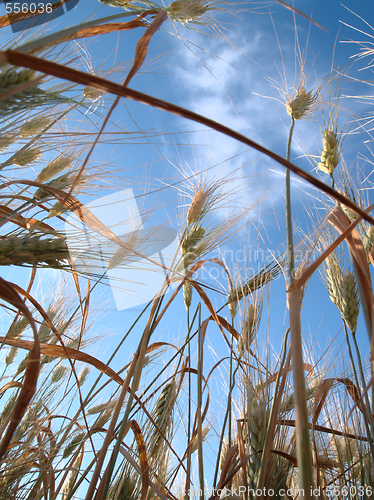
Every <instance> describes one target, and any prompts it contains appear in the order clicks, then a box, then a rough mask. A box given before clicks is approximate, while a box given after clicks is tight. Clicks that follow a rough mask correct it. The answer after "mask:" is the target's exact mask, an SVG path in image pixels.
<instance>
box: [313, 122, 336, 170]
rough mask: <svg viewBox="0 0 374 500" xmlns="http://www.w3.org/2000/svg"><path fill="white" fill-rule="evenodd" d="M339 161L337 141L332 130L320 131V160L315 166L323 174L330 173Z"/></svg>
mask: <svg viewBox="0 0 374 500" xmlns="http://www.w3.org/2000/svg"><path fill="white" fill-rule="evenodd" d="M338 163H339V141H338V138H337V134H336V132H335V131H334V130H330V129H325V130H324V131H323V132H322V152H321V161H320V162H319V163H318V165H317V168H318V169H319V170H321V171H322V172H324V173H325V174H332V173H333V172H334V170H335V168H336V167H337V165H338Z"/></svg>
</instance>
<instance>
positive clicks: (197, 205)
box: [187, 187, 209, 224]
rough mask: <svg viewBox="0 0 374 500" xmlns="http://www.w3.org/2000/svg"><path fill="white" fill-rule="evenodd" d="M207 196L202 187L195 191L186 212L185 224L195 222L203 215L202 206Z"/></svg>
mask: <svg viewBox="0 0 374 500" xmlns="http://www.w3.org/2000/svg"><path fill="white" fill-rule="evenodd" d="M208 196H209V193H208V192H207V191H205V189H204V188H203V187H201V188H200V189H199V190H197V191H195V193H194V195H193V198H192V202H191V205H190V208H189V209H188V212H187V224H193V223H194V222H197V221H198V220H199V219H200V218H201V217H202V216H203V215H204V205H205V202H206V201H207V198H208Z"/></svg>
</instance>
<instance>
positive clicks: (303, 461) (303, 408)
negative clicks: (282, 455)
mask: <svg viewBox="0 0 374 500" xmlns="http://www.w3.org/2000/svg"><path fill="white" fill-rule="evenodd" d="M294 126H295V119H294V117H293V116H292V123H291V128H290V133H289V137H288V143H287V157H286V158H287V161H290V156H291V143H292V134H293V129H294ZM286 220H287V260H288V274H289V285H291V284H292V283H293V282H294V280H295V259H294V246H293V234H292V211H291V177H290V171H289V170H287V173H286ZM300 297H301V295H300V289H299V288H295V289H293V290H291V291H290V292H289V293H288V299H289V300H288V302H289V309H290V330H291V357H292V374H293V385H294V398H295V417H296V445H297V465H298V471H299V482H300V483H299V484H300V487H301V490H302V491H304V496H303V498H305V499H311V498H312V494H311V492H312V490H313V461H312V448H311V443H310V434H309V415H308V408H307V400H306V390H305V377H304V363H303V348H302V339H301V321H300V301H301V299H300Z"/></svg>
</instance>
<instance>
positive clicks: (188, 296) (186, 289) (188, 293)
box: [183, 281, 192, 311]
mask: <svg viewBox="0 0 374 500" xmlns="http://www.w3.org/2000/svg"><path fill="white" fill-rule="evenodd" d="M183 299H184V305H185V306H186V309H187V311H188V310H189V308H190V307H191V301H192V285H191V283H190V282H189V281H185V282H184V283H183Z"/></svg>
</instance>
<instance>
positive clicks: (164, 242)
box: [65, 189, 180, 311]
mask: <svg viewBox="0 0 374 500" xmlns="http://www.w3.org/2000/svg"><path fill="white" fill-rule="evenodd" d="M85 208H86V209H87V210H86V211H84V210H83V211H81V213H80V217H79V216H77V215H75V214H72V215H69V216H68V217H67V219H66V223H65V235H66V242H67V245H68V248H69V253H70V257H71V258H72V260H73V262H74V266H75V268H76V269H77V271H80V272H82V273H83V274H87V273H88V274H90V275H94V276H96V277H102V278H103V277H106V278H107V279H108V280H109V284H110V288H111V290H112V293H113V298H114V301H115V304H116V307H117V309H118V310H119V311H121V310H125V309H130V308H132V307H135V306H139V305H142V304H145V303H147V302H149V301H150V300H152V299H153V298H154V297H155V296H156V295H157V294H158V293H159V292H160V290H163V293H166V291H167V290H168V289H170V288H172V289H173V288H175V287H176V286H178V283H174V284H172V285H169V287H164V284H165V279H166V277H167V275H168V271H169V269H170V268H171V267H172V266H173V263H174V262H175V261H176V259H177V258H179V257H178V255H179V247H180V245H179V239H178V236H177V231H176V230H175V229H174V228H172V227H171V226H164V225H163V226H150V225H147V224H146V223H144V222H143V220H142V217H141V215H140V212H139V209H138V206H137V203H136V198H135V195H134V192H133V190H132V189H125V190H123V191H119V192H117V193H114V194H110V195H108V196H105V197H102V198H100V199H98V200H95V201H93V202H91V203H88V204H87V205H85ZM97 220H98V221H99V223H100V224H101V226H100V227H99V226H98V224H97ZM98 228H99V229H98ZM116 238H119V239H120V240H121V242H123V243H124V245H125V246H121V245H119V244H118V241H117V242H116Z"/></svg>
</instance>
